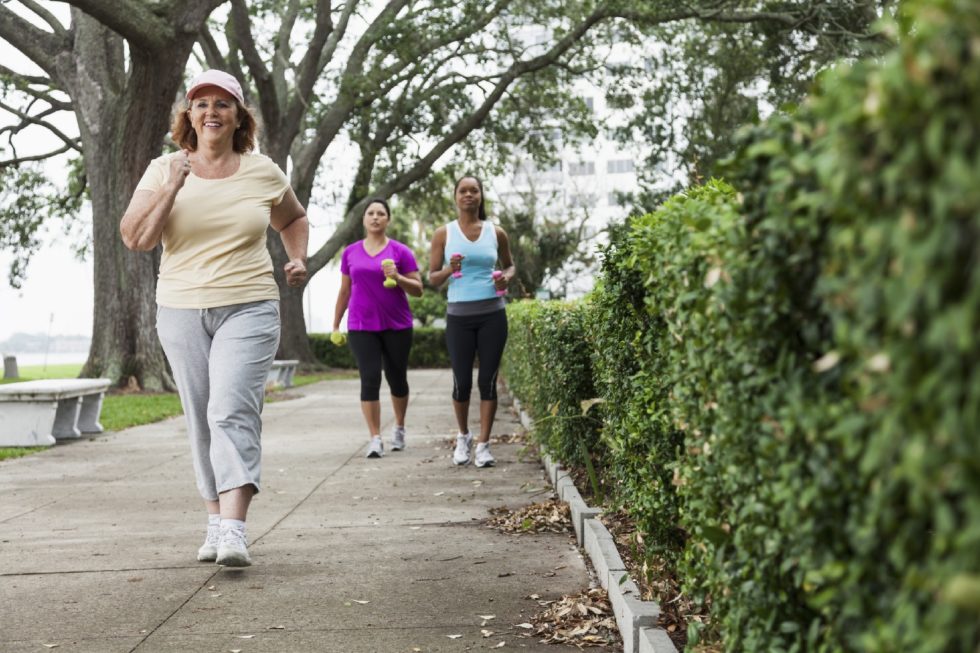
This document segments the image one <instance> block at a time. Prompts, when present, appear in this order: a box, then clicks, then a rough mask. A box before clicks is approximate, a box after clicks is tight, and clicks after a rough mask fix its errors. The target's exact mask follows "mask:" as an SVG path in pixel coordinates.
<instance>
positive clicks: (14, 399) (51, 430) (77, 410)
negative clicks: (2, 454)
mask: <svg viewBox="0 0 980 653" xmlns="http://www.w3.org/2000/svg"><path fill="white" fill-rule="evenodd" d="M111 384H112V381H110V380H109V379H44V380H40V381H23V382H21V383H8V384H6V385H0V447H35V446H49V445H52V444H54V443H55V441H56V440H67V439H72V438H79V437H81V436H82V433H102V431H103V430H104V429H103V428H102V425H101V424H99V414H100V413H101V412H102V399H103V398H104V397H105V393H106V390H108V389H109V386H110V385H111Z"/></svg>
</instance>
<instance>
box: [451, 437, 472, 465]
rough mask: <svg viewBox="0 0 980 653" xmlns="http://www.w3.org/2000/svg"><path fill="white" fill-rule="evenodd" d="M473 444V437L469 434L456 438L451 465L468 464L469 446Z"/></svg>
mask: <svg viewBox="0 0 980 653" xmlns="http://www.w3.org/2000/svg"><path fill="white" fill-rule="evenodd" d="M472 443H473V436H472V435H470V434H469V433H467V434H465V435H463V434H462V433H459V434H458V435H457V436H456V450H455V451H453V463H454V464H456V465H468V464H469V463H470V445H471V444H472Z"/></svg>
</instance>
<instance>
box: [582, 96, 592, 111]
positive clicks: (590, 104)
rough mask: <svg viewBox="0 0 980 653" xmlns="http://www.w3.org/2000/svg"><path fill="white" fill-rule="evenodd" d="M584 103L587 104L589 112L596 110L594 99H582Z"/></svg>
mask: <svg viewBox="0 0 980 653" xmlns="http://www.w3.org/2000/svg"><path fill="white" fill-rule="evenodd" d="M582 101H583V102H585V108H586V109H588V110H589V111H594V110H595V101H594V100H593V99H592V98H590V97H586V98H582Z"/></svg>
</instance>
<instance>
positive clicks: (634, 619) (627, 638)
mask: <svg viewBox="0 0 980 653" xmlns="http://www.w3.org/2000/svg"><path fill="white" fill-rule="evenodd" d="M514 408H515V410H517V412H518V415H519V416H520V421H521V424H522V425H523V426H524V428H526V429H527V430H529V431H530V430H533V429H534V420H533V419H531V416H530V415H528V414H527V412H526V411H524V410H521V408H520V402H519V401H518V400H517V399H516V398H515V399H514ZM541 460H542V462H543V464H544V467H545V470H546V471H547V473H548V478H550V479H551V483H552V485H553V486H554V488H555V492H557V494H558V498H559V499H561V500H562V501H564V502H566V503H568V505H569V509H570V511H571V513H572V524H573V525H574V527H575V536H576V539H577V541H578V545H579V546H580V547H582V548H584V549H585V552H586V553H587V554H588V556H589V558H590V559H591V560H592V566H593V567H594V568H595V570H596V574H597V576H598V577H599V582H600V584H601V585H602V587H603V588H604V589H605V590H606V591H607V592H608V593H609V602H610V604H611V605H612V608H613V614H614V615H615V617H616V626H617V628H618V629H619V632H620V635H622V637H623V653H677V649H676V647H674V644H673V642H672V641H671V640H670V637H669V636H668V635H667V633H666V631H664V630H663V629H660V628H656V625H657V621H658V619H659V618H660V606H659V605H658V604H657V603H656V602H655V601H641V600H640V599H639V598H637V597H639V595H640V590H639V587H637V585H636V583H635V582H634V581H633V580H632V579H630V578H629V577H628V576H626V577H624V575H625V574H626V573H627V572H626V565H625V564H624V563H623V559H622V557H621V556H620V555H619V551H618V550H617V549H616V542H615V540H614V539H613V536H612V534H611V533H610V532H609V530H608V529H607V528H606V527H605V525H603V524H602V522H600V521H599V520H598V519H596V517H598V515H600V514H601V513H602V510H600V509H599V508H592V507H590V506H588V505H587V504H586V503H585V501H584V500H583V499H582V495H581V494H580V493H579V491H578V488H576V487H575V483H574V482H573V481H572V479H571V477H570V476H569V475H568V472H566V471H564V470H562V469H561V465H560V464H559V463H557V462H555V461H553V460H552V459H551V457H550V456H548V455H547V454H545V453H543V452H542V454H541Z"/></svg>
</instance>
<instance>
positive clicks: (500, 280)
mask: <svg viewBox="0 0 980 653" xmlns="http://www.w3.org/2000/svg"><path fill="white" fill-rule="evenodd" d="M508 285H510V281H509V280H508V279H507V275H505V274H495V275H493V287H494V288H496V289H497V290H507V286H508Z"/></svg>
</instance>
